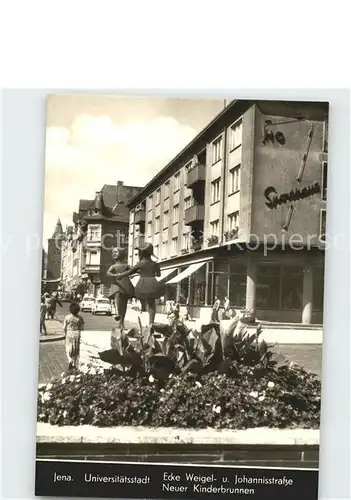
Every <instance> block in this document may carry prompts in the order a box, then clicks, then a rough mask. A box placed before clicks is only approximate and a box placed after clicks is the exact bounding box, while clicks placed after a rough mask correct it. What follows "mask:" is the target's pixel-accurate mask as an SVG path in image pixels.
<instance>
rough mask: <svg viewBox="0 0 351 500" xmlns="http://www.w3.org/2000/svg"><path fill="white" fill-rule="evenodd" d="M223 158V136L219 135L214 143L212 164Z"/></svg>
mask: <svg viewBox="0 0 351 500" xmlns="http://www.w3.org/2000/svg"><path fill="white" fill-rule="evenodd" d="M221 158H222V137H218V139H216V140H215V141H213V143H212V165H214V164H215V163H217V161H219V160H220V159H221Z"/></svg>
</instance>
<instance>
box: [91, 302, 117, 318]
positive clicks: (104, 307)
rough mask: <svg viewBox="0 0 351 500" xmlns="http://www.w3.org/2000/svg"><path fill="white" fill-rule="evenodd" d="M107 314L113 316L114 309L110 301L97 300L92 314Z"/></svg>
mask: <svg viewBox="0 0 351 500" xmlns="http://www.w3.org/2000/svg"><path fill="white" fill-rule="evenodd" d="M99 313H101V314H106V315H107V316H111V314H112V307H111V304H110V301H109V300H108V299H96V300H95V302H94V304H93V307H92V308H91V314H99Z"/></svg>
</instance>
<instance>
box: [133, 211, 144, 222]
mask: <svg viewBox="0 0 351 500" xmlns="http://www.w3.org/2000/svg"><path fill="white" fill-rule="evenodd" d="M134 224H145V210H139V211H138V212H135V214H134Z"/></svg>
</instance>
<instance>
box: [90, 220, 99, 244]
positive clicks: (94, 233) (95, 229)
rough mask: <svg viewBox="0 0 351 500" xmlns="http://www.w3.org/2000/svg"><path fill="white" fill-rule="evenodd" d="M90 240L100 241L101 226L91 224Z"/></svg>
mask: <svg viewBox="0 0 351 500" xmlns="http://www.w3.org/2000/svg"><path fill="white" fill-rule="evenodd" d="M87 239H88V241H100V240H101V226H100V224H98V225H91V224H89V226H88V237H87Z"/></svg>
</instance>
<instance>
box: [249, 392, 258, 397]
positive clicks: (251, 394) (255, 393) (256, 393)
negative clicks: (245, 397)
mask: <svg viewBox="0 0 351 500" xmlns="http://www.w3.org/2000/svg"><path fill="white" fill-rule="evenodd" d="M249 396H251V397H252V398H258V392H257V391H252V392H250V394H249Z"/></svg>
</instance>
